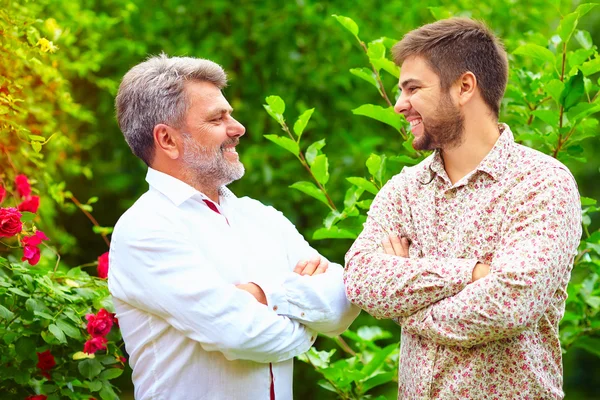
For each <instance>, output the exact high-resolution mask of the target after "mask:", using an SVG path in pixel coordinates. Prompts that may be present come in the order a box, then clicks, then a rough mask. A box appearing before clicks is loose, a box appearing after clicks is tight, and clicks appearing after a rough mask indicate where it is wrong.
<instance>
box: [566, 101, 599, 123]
mask: <svg viewBox="0 0 600 400" xmlns="http://www.w3.org/2000/svg"><path fill="white" fill-rule="evenodd" d="M598 111H600V104H597V103H586V102H581V103H579V104H577V105H576V106H574V107H573V108H571V109H570V110H569V112H568V113H567V117H569V121H571V123H574V122H576V121H579V120H580V119H583V118H586V117H588V116H590V115H592V114H595V113H597V112H598Z"/></svg>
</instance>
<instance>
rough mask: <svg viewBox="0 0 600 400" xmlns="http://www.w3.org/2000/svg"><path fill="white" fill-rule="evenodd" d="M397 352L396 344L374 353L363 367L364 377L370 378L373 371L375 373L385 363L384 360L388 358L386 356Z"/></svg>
mask: <svg viewBox="0 0 600 400" xmlns="http://www.w3.org/2000/svg"><path fill="white" fill-rule="evenodd" d="M397 350H398V344H396V343H394V344H390V345H389V346H386V347H385V348H383V349H381V350H380V351H378V352H377V353H375V355H374V356H373V358H372V359H371V361H369V362H368V363H367V364H366V365H365V366H364V367H363V369H362V373H363V374H365V375H366V376H371V375H372V374H373V373H374V372H375V371H377V370H378V369H379V368H380V367H381V366H382V365H383V364H384V363H385V360H386V359H387V358H388V356H389V355H390V354H392V353H393V352H394V351H397Z"/></svg>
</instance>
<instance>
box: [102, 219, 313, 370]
mask: <svg viewBox="0 0 600 400" xmlns="http://www.w3.org/2000/svg"><path fill="white" fill-rule="evenodd" d="M153 218H154V217H153ZM140 224H141V225H142V226H140ZM130 225H131V224H130ZM163 225H164V226H165V227H166V226H169V228H164V227H163ZM118 228H119V226H118V225H117V227H116V228H115V233H114V235H113V238H112V244H111V252H110V262H111V267H110V270H109V273H110V276H109V286H110V289H111V293H112V294H113V296H115V297H117V298H119V299H120V300H122V301H124V302H126V303H128V304H130V305H131V306H133V307H136V308H138V309H140V310H142V311H145V312H147V313H150V314H154V315H156V316H158V317H160V318H163V319H164V320H166V321H167V322H168V323H169V324H170V325H171V326H173V327H174V328H175V329H177V330H179V331H180V332H182V333H183V334H184V335H186V336H187V337H189V338H190V339H192V340H195V341H197V342H199V343H200V345H201V346H202V348H204V349H205V350H206V351H219V352H221V353H223V355H224V356H225V357H226V358H227V359H229V360H235V359H244V360H251V361H256V362H263V363H267V362H279V361H282V360H287V359H290V358H292V357H294V356H296V355H299V354H302V353H304V352H306V351H307V350H308V349H309V348H310V347H311V345H312V344H313V342H314V340H315V338H316V333H315V332H314V331H313V330H312V329H310V328H308V327H306V326H305V325H302V324H301V323H299V322H298V321H294V320H291V319H290V318H287V317H285V316H281V315H277V314H276V313H275V312H273V311H272V310H271V309H269V308H268V307H267V306H265V305H263V304H260V303H258V302H257V301H256V300H255V298H254V297H253V296H252V295H251V294H249V293H247V292H246V291H243V290H240V289H238V288H236V287H235V285H233V284H231V283H227V282H225V281H224V280H223V279H222V278H221V276H220V275H219V274H218V273H217V268H218V267H219V266H217V265H211V264H210V263H208V262H207V261H206V259H205V257H203V254H202V251H200V250H199V249H198V248H197V245H194V244H193V243H192V242H191V241H190V240H188V239H187V238H185V236H184V235H183V234H182V232H184V231H185V228H184V227H179V228H178V227H177V226H173V225H172V224H171V225H169V223H167V222H166V223H164V224H161V229H160V230H159V229H154V230H152V229H149V228H148V227H146V226H143V222H142V221H140V222H139V223H138V224H137V225H135V229H133V228H130V229H129V230H126V229H124V231H122V230H119V229H118Z"/></svg>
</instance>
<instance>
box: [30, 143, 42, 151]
mask: <svg viewBox="0 0 600 400" xmlns="http://www.w3.org/2000/svg"><path fill="white" fill-rule="evenodd" d="M31 148H32V149H33V151H35V152H36V153H39V152H40V151H42V145H41V143H40V142H31Z"/></svg>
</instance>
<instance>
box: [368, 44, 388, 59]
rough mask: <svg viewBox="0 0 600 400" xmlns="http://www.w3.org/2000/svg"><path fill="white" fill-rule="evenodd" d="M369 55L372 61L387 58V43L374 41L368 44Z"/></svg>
mask: <svg viewBox="0 0 600 400" xmlns="http://www.w3.org/2000/svg"><path fill="white" fill-rule="evenodd" d="M367 56H368V57H369V59H370V60H371V61H373V60H378V59H380V58H385V45H384V44H383V43H381V41H373V42H371V43H369V44H368V45H367Z"/></svg>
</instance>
